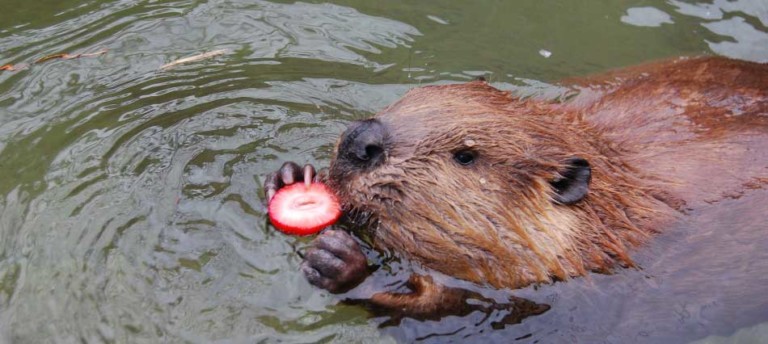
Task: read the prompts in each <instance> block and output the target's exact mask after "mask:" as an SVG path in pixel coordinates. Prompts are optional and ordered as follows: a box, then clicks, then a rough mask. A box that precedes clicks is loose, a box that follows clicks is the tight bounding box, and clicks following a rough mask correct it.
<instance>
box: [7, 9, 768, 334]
mask: <svg viewBox="0 0 768 344" xmlns="http://www.w3.org/2000/svg"><path fill="white" fill-rule="evenodd" d="M100 49H107V53H106V54H104V55H101V56H98V57H82V58H79V59H69V60H62V59H58V60H50V61H47V62H45V63H40V64H34V63H32V62H33V61H35V60H36V59H39V58H41V57H44V56H47V55H51V54H57V53H64V52H66V53H71V54H74V53H88V52H94V51H99V50H100ZM217 49H227V51H228V53H227V54H225V55H222V56H218V57H215V58H213V59H209V60H205V61H199V62H195V63H190V64H187V65H182V66H179V67H177V68H174V69H170V70H159V67H160V66H162V65H163V64H165V63H168V62H171V61H173V60H175V59H178V58H181V57H185V56H190V55H195V54H198V53H202V52H206V51H213V50H217ZM697 54H720V55H726V56H731V57H737V58H744V59H749V60H754V61H768V4H767V3H766V2H764V0H753V1H749V0H740V1H724V0H723V1H721V0H715V1H714V3H712V2H703V3H700V4H696V3H695V2H692V1H678V0H669V1H649V0H645V1H590V2H584V1H578V2H576V1H565V0H563V1H549V2H542V1H533V0H527V1H490V0H489V1H476V2H472V3H471V4H470V3H465V2H459V1H448V0H444V1H430V2H413V1H387V2H374V1H336V2H334V4H329V3H321V2H288V1H285V2H267V1H250V0H209V1H204V0H179V1H126V0H118V1H71V0H66V1H59V0H57V1H52V0H38V1H18V0H16V1H12V0H0V65H4V64H14V65H15V66H16V68H17V69H18V70H16V71H3V72H0V342H4V341H5V342H14V343H15V342H18V343H27V342H29V343H33V342H35V343H36V342H63V343H74V342H94V343H98V342H200V343H202V342H209V341H224V342H339V343H348V342H379V341H390V340H396V339H400V340H414V339H415V338H424V339H425V340H438V341H451V340H453V341H462V340H471V339H473V338H481V337H482V335H487V333H485V332H483V331H484V330H478V329H477V328H471V327H472V326H469V327H470V328H466V327H461V326H459V327H457V328H455V329H445V328H440V329H439V330H435V331H434V333H430V327H429V326H427V327H426V329H424V328H421V329H419V330H413V331H411V329H409V328H408V327H404V328H401V329H397V330H394V331H386V330H385V331H380V330H378V329H377V328H376V322H375V321H374V320H370V319H368V318H367V315H366V313H365V311H363V310H362V309H359V308H356V307H351V306H340V305H337V300H336V299H335V298H334V297H333V296H332V295H329V294H327V293H324V292H321V291H319V290H317V289H315V288H313V287H311V286H309V285H308V284H307V283H306V282H305V280H304V278H303V276H302V275H301V274H300V273H299V271H298V269H297V267H298V264H299V262H300V258H299V257H298V256H297V254H296V251H297V250H298V249H299V248H301V247H303V246H304V245H306V243H307V241H306V239H297V238H294V237H288V236H284V235H281V234H279V233H276V232H274V230H272V229H271V228H270V227H268V226H267V221H266V219H265V216H264V213H265V211H264V206H263V204H262V199H261V198H260V197H261V189H260V184H261V180H262V176H264V175H265V174H266V173H268V172H270V171H272V170H275V169H276V168H278V167H279V166H280V164H281V163H282V162H283V161H285V160H295V161H300V162H311V163H314V164H316V165H318V166H325V165H327V162H328V159H329V157H330V150H331V145H332V143H333V141H334V140H335V138H336V135H338V133H340V132H341V131H342V130H343V128H344V127H345V124H346V123H348V122H349V121H351V120H354V119H358V118H362V117H366V116H369V115H372V114H373V113H374V112H375V111H376V110H377V109H380V108H382V107H383V106H385V105H386V104H388V103H390V102H392V101H393V100H395V99H397V98H398V97H399V96H400V95H402V94H403V93H404V92H405V91H406V90H408V89H409V88H412V87H415V86H417V85H419V84H426V83H433V82H445V81H463V80H468V79H471V78H474V77H476V76H478V75H485V76H486V77H488V78H489V80H491V81H493V82H495V83H497V84H498V85H500V86H501V87H505V88H509V89H513V90H515V91H517V92H519V93H522V94H531V93H533V94H552V93H555V94H556V93H557V89H555V88H553V87H551V86H549V84H550V83H553V82H555V81H556V80H558V79H560V78H563V77H567V76H574V75H584V74H589V73H595V72H599V71H603V70H606V69H609V68H614V67H620V66H626V65H631V64H635V63H640V62H644V61H648V60H652V59H658V58H664V57H670V56H677V55H697ZM25 65H26V66H25ZM598 279H599V278H598ZM567 316H568V315H567V314H566V315H562V316H561V317H567ZM552 317H553V316H550V318H547V319H549V320H546V321H541V322H540V323H538V325H537V323H536V320H535V319H534V320H532V323H533V325H530V324H529V326H528V327H521V329H519V330H518V329H514V328H513V329H507V330H506V331H507V332H508V333H504V332H503V331H502V334H501V335H500V336H501V337H498V338H518V337H520V338H521V340H526V339H527V340H536V339H541V338H544V339H545V341H558V340H563V341H569V339H570V338H578V337H579V336H580V335H579V333H583V332H585V331H586V332H589V331H590V328H581V330H580V328H574V327H569V328H568V327H560V326H558V325H557V324H556V323H555V322H553V321H552V320H551V319H552ZM765 320H766V319H763V320H762V321H765ZM548 322H549V324H551V326H550V327H549V328H548V327H547V324H548ZM596 322H597V321H596ZM448 326H451V325H448ZM462 326H463V325H462ZM531 326H534V327H535V326H538V327H537V328H536V329H533V330H532V329H531ZM734 326H740V325H734ZM601 329H603V328H601ZM735 329H736V328H732V329H730V331H732V330H735ZM603 330H605V329H603ZM553 331H554V332H553ZM728 331H729V330H725V331H724V332H726V334H727V332H728ZM414 333H416V334H414ZM425 333H426V334H425ZM437 333H452V334H450V335H446V336H437V337H436V336H430V334H437ZM552 333H555V334H552ZM706 334H707V333H703V334H702V333H699V332H696V334H695V335H693V336H692V338H693V337H696V336H701V335H706ZM476 336H477V337H476ZM526 336H527V337H526ZM436 338H437V339H436ZM547 339H549V340H547ZM614 340H615V338H614Z"/></svg>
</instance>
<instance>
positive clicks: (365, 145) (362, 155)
mask: <svg viewBox="0 0 768 344" xmlns="http://www.w3.org/2000/svg"><path fill="white" fill-rule="evenodd" d="M386 137H387V135H386V128H385V127H384V126H383V125H382V124H381V122H379V121H378V120H375V119H371V120H365V121H359V122H355V123H353V124H352V125H351V126H350V128H349V129H347V131H346V132H345V133H344V134H342V141H341V144H340V145H339V150H338V156H339V157H341V158H344V159H345V160H347V161H349V162H351V163H352V164H354V165H356V166H359V167H373V166H375V165H377V164H379V163H380V162H382V160H383V157H384V155H385V151H384V150H385V141H386Z"/></svg>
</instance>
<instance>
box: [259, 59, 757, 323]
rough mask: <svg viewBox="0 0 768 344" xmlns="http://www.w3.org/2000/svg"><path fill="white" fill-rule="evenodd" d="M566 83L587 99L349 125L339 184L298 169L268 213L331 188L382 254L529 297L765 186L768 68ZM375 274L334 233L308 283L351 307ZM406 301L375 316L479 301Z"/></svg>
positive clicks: (471, 106)
mask: <svg viewBox="0 0 768 344" xmlns="http://www.w3.org/2000/svg"><path fill="white" fill-rule="evenodd" d="M566 83H567V84H569V85H573V87H574V89H575V90H578V94H576V95H573V96H572V97H570V98H569V99H567V100H565V101H547V100H541V99H534V98H530V99H521V98H517V97H515V96H513V95H511V94H510V93H509V92H505V91H501V90H498V89H496V88H494V87H492V86H491V85H489V84H488V83H487V82H485V81H483V80H478V81H473V82H468V83H463V84H450V85H435V86H426V87H421V88H416V89H413V90H410V91H409V92H408V93H407V94H406V95H405V96H403V98H402V99H400V100H399V101H398V102H396V103H395V104H393V105H391V106H389V107H387V108H385V109H384V110H382V111H381V112H379V113H378V114H376V115H375V116H374V117H373V118H370V119H365V120H360V121H356V122H353V123H351V124H350V125H349V127H348V129H347V130H346V131H345V132H344V133H343V134H342V135H341V137H340V138H339V140H338V142H337V144H336V147H335V155H334V157H333V159H332V161H331V163H330V167H329V168H328V169H327V170H325V171H321V172H319V173H316V172H315V169H314V167H313V166H311V165H306V166H304V167H300V166H299V165H297V164H295V163H293V162H287V163H285V164H283V166H282V167H281V168H280V170H278V171H276V172H274V173H272V174H270V175H269V176H267V178H266V179H265V185H264V189H265V192H266V199H267V202H269V200H270V199H271V197H272V196H273V195H274V193H275V191H276V190H278V189H279V188H280V187H283V186H284V185H288V184H292V183H295V182H301V181H305V182H308V181H310V180H322V181H323V182H325V183H327V184H328V185H329V186H330V187H331V188H332V189H333V190H334V191H335V192H336V193H337V195H338V197H339V199H340V200H341V201H342V203H343V210H344V211H345V212H346V213H347V215H348V218H349V219H350V220H351V221H352V222H353V223H356V224H359V225H362V227H363V228H365V229H366V232H367V233H366V235H367V236H368V237H369V238H370V241H371V243H372V245H373V246H374V247H375V248H379V249H381V250H386V251H389V252H394V253H396V254H397V255H399V256H402V257H404V258H406V259H409V260H412V261H414V262H416V263H418V264H420V265H421V266H423V267H425V268H427V269H428V270H430V271H436V272H439V273H441V274H444V275H448V276H452V277H455V278H457V279H460V280H464V281H468V282H470V283H473V284H476V285H481V286H486V287H491V288H495V289H517V288H522V287H525V286H528V285H530V284H539V283H551V282H553V281H562V280H567V279H570V278H574V277H578V276H583V275H585V274H587V273H589V272H601V273H606V272H611V271H613V270H614V269H616V268H618V267H633V266H635V263H634V261H633V259H632V253H633V251H634V250H635V249H636V248H637V247H638V246H640V245H642V244H643V243H646V242H648V240H649V239H650V238H652V237H653V236H654V234H656V233H659V232H662V231H664V230H665V228H669V227H670V226H671V225H672V224H674V223H675V222H677V221H679V219H680V218H681V217H684V216H685V214H687V213H689V212H692V211H695V210H696V209H699V208H701V207H702V206H704V205H707V204H712V203H714V202H718V201H720V200H722V199H725V198H727V197H733V194H734V193H739V192H747V191H745V190H749V189H759V188H763V187H765V186H766V184H768V64H758V63H752V62H745V61H737V60H730V59H726V58H720V57H698V58H679V59H675V60H669V61H663V62H657V63H651V64H646V65H643V66H640V67H633V68H629V69H625V70H620V71H615V72H610V73H608V74H605V75H602V76H597V77H591V78H586V79H581V80H569V81H566ZM761 206H762V207H765V206H767V205H761ZM367 264H368V263H367V260H366V257H365V256H364V255H363V254H362V253H361V249H360V246H359V244H358V242H357V241H356V240H355V239H353V237H352V235H351V234H349V233H347V232H345V231H341V230H327V231H326V232H324V233H323V234H321V235H319V236H318V237H316V238H315V239H314V240H313V243H312V244H311V247H310V248H309V250H308V251H307V252H306V254H305V257H304V262H303V263H302V266H301V268H302V271H303V272H304V274H305V275H306V277H307V279H308V280H309V282H311V283H312V284H314V285H316V286H319V287H321V288H324V289H327V290H329V291H331V292H334V293H341V292H345V291H348V290H350V289H352V288H354V287H356V286H357V285H359V284H360V283H361V282H362V281H363V280H365V279H366V277H367V276H368V275H369V274H370V269H368V266H367ZM380 287H381V286H380ZM409 287H410V288H411V290H410V292H402V291H399V292H392V291H380V292H376V293H373V294H372V295H370V299H369V300H368V302H370V303H371V304H374V305H376V306H377V307H379V308H385V309H391V310H398V311H402V312H404V313H407V314H421V315H424V314H427V313H433V312H445V311H447V310H448V309H449V308H454V306H456V307H458V308H461V305H462V304H464V305H466V302H465V299H466V298H467V297H468V295H469V294H468V293H467V292H466V291H462V290H457V289H456V288H453V287H446V286H444V285H442V284H441V283H439V282H436V281H435V279H433V278H432V277H431V276H430V275H425V274H423V273H422V274H414V275H413V276H412V277H411V278H410V280H409ZM462 309H463V310H462V311H458V312H459V313H461V312H464V313H466V307H464V308H462ZM464 313H462V314H464Z"/></svg>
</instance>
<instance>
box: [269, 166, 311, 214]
mask: <svg viewBox="0 0 768 344" xmlns="http://www.w3.org/2000/svg"><path fill="white" fill-rule="evenodd" d="M318 178H319V175H318V174H317V173H315V167H314V166H312V165H310V164H306V165H304V167H299V165H297V164H296V163H295V162H293V161H287V162H285V163H284V164H283V166H281V167H280V169H279V170H277V172H272V173H270V174H268V175H267V178H266V179H265V180H264V194H265V195H264V196H266V197H267V204H269V202H270V201H271V200H272V197H274V196H275V193H276V192H277V190H279V189H280V188H282V187H284V186H287V185H291V184H293V183H296V182H300V181H304V183H305V184H307V186H309V184H310V183H312V182H313V181H315V182H316V181H318Z"/></svg>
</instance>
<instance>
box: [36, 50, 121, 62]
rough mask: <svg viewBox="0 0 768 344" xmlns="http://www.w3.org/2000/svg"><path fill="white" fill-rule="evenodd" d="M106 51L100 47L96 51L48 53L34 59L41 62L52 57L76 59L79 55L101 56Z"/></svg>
mask: <svg viewBox="0 0 768 344" xmlns="http://www.w3.org/2000/svg"><path fill="white" fill-rule="evenodd" d="M106 53H107V49H101V50H99V51H97V52H93V53H87V54H67V53H62V54H53V55H48V56H45V57H42V58H39V59H37V61H35V63H43V62H45V61H49V60H54V59H64V60H71V59H76V58H80V57H94V56H101V55H104V54H106Z"/></svg>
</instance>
